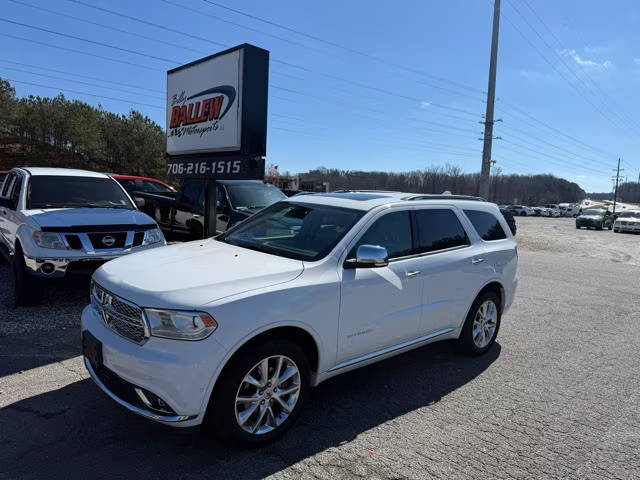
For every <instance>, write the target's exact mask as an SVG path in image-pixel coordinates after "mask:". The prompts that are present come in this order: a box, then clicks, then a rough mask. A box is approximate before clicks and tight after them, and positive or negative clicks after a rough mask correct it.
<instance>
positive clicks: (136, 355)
mask: <svg viewBox="0 0 640 480" xmlns="http://www.w3.org/2000/svg"><path fill="white" fill-rule="evenodd" d="M81 328H82V332H85V331H89V332H90V333H91V335H93V336H94V337H95V338H96V339H97V340H99V341H100V342H101V343H102V359H103V364H104V367H105V368H106V370H107V371H108V372H109V373H112V374H114V375H116V376H117V377H118V378H119V379H120V380H121V381H122V382H124V383H126V384H129V387H130V389H135V388H136V387H138V388H140V389H143V390H144V391H147V392H150V393H152V394H153V395H155V396H157V397H159V398H160V399H162V400H163V401H164V402H165V403H166V404H167V405H168V406H169V407H170V410H171V413H168V414H165V413H161V412H158V411H157V410H153V409H151V408H147V407H146V406H145V405H144V402H143V403H142V404H140V403H139V402H135V401H131V399H130V398H127V397H126V396H125V395H122V394H119V392H117V391H116V389H113V388H110V386H109V385H106V384H105V383H106V382H103V381H102V380H101V378H100V372H96V371H95V370H94V369H93V368H92V366H91V363H90V362H89V361H88V359H87V358H86V357H85V359H84V361H85V365H86V366H87V370H88V371H89V374H90V375H91V377H92V378H93V380H94V382H95V383H96V384H97V385H98V386H99V387H100V388H101V389H102V390H103V391H104V392H105V393H106V394H107V395H108V396H109V397H111V398H112V399H113V400H115V401H116V402H117V403H119V404H120V405H122V406H123V407H125V408H127V409H128V410H130V411H132V412H133V413H136V414H138V415H141V416H143V417H146V418H149V419H151V420H155V421H158V422H161V423H165V424H167V425H173V426H180V427H190V426H194V425H198V424H200V423H202V419H203V418H204V414H205V412H206V408H207V405H208V402H209V395H210V392H211V389H212V384H213V380H214V377H215V375H217V373H218V372H219V371H220V366H221V364H222V362H223V359H224V358H225V357H226V349H225V348H224V347H223V346H222V345H221V344H220V343H219V342H217V341H216V340H215V339H214V338H212V337H213V336H212V337H209V338H206V339H204V340H201V341H197V342H190V341H180V340H169V339H164V338H158V337H150V338H149V340H148V341H147V342H145V343H144V344H143V345H138V344H136V343H133V342H131V341H129V340H127V339H125V338H123V337H121V336H119V335H118V334H116V333H115V332H113V331H112V330H110V329H109V328H108V327H107V326H106V325H105V324H104V322H103V320H102V318H101V317H100V316H99V315H98V313H97V312H96V311H95V310H94V309H93V307H91V306H90V305H89V306H87V307H85V309H84V310H83V311H82V327H81ZM214 335H215V334H214ZM130 393H131V392H130ZM134 397H135V396H134Z"/></svg>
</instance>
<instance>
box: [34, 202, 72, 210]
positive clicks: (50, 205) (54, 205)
mask: <svg viewBox="0 0 640 480" xmlns="http://www.w3.org/2000/svg"><path fill="white" fill-rule="evenodd" d="M31 208H41V209H43V210H44V209H45V208H75V206H74V205H67V204H64V203H43V204H40V205H32V206H31Z"/></svg>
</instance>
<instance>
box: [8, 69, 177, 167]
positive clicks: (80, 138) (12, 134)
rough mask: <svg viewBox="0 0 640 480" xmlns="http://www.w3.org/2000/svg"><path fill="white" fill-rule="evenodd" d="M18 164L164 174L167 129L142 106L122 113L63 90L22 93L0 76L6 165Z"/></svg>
mask: <svg viewBox="0 0 640 480" xmlns="http://www.w3.org/2000/svg"><path fill="white" fill-rule="evenodd" d="M14 166H45V167H67V168H83V169H87V170H96V171H101V172H113V173H122V174H135V175H147V176H152V177H156V178H158V177H159V178H164V177H166V167H165V166H166V160H165V134H164V130H163V129H162V127H160V126H159V125H157V124H156V123H154V122H153V121H152V120H151V119H150V118H149V117H147V116H145V115H143V114H141V113H140V112H138V111H136V110H131V111H130V112H129V114H128V115H117V114H115V113H111V112H107V111H105V110H104V109H103V108H102V107H101V106H98V107H93V106H91V105H89V104H87V103H84V102H81V101H79V100H69V99H67V98H66V97H65V96H64V95H63V94H59V95H58V96H56V97H53V98H47V97H44V98H43V97H34V96H31V95H29V96H28V97H24V98H17V97H16V93H15V89H14V88H13V87H12V86H11V84H10V83H9V82H8V81H6V80H3V79H1V78H0V170H6V169H8V168H11V167H14Z"/></svg>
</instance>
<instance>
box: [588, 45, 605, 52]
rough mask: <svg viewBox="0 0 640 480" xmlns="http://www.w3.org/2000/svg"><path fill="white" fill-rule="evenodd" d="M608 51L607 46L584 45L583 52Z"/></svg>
mask: <svg viewBox="0 0 640 480" xmlns="http://www.w3.org/2000/svg"><path fill="white" fill-rule="evenodd" d="M608 51H610V48H609V47H602V46H595V47H589V46H587V47H584V53H605V52H608Z"/></svg>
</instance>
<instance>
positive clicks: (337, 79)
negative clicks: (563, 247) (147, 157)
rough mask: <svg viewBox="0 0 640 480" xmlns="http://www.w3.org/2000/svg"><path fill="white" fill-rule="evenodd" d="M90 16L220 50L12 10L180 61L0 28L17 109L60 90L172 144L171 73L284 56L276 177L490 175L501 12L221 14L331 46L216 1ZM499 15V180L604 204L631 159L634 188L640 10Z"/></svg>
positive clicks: (273, 138) (434, 7)
mask: <svg viewBox="0 0 640 480" xmlns="http://www.w3.org/2000/svg"><path fill="white" fill-rule="evenodd" d="M81 1H82V2H84V3H87V4H92V5H99V6H101V7H103V8H107V9H110V10H113V11H117V12H120V13H122V14H125V15H129V16H131V17H135V18H139V19H144V20H145V21H147V22H152V23H155V24H158V25H162V26H165V27H169V28H171V29H174V30H178V31H181V32H184V33H186V34H188V35H193V36H197V37H202V38H203V39H207V40H208V41H205V40H201V39H196V38H193V37H189V36H185V35H180V34H178V33H173V32H170V31H166V30H163V29H161V28H157V27H154V26H151V25H145V24H141V23H139V22H136V21H134V20H131V19H126V18H123V17H121V16H115V15H112V14H109V13H107V12H102V11H98V10H95V9H92V8H89V7H86V6H84V5H81V4H79V3H77V2H74V1H70V0H19V1H18V0H16V1H12V0H0V4H2V6H3V8H2V14H0V17H1V18H3V19H8V20H11V21H14V22H20V23H24V24H28V25H33V26H37V27H40V28H45V29H49V30H54V31H57V32H61V33H64V34H68V35H73V36H77V37H82V38H85V39H88V40H92V41H96V42H102V43H107V44H110V45H114V46H118V47H121V48H126V49H130V50H135V51H137V52H141V53H144V54H148V55H152V56H155V57H161V58H166V59H170V60H171V61H168V62H167V61H163V60H158V59H153V58H148V57H144V56H140V55H136V54H132V53H125V52H122V51H117V50H114V49H111V48H108V47H104V46H99V45H96V44H91V43H87V42H83V41H80V40H76V39H71V38H67V37H62V36H58V35H54V34H51V33H47V32H43V31H39V30H34V29H31V28H28V27H25V26H21V25H16V24H13V23H7V22H0V23H1V24H2V26H1V27H0V36H2V34H4V35H5V36H3V37H2V39H1V40H2V45H3V48H2V51H1V52H0V76H2V77H5V78H9V79H12V80H15V81H21V82H28V83H30V84H38V85H41V86H36V85H30V84H27V83H18V82H15V83H14V86H15V88H16V91H17V93H18V95H19V96H23V95H28V94H33V95H41V96H53V95H55V94H56V93H57V92H58V91H60V89H62V91H63V92H64V93H65V95H67V96H68V97H70V98H80V99H82V100H84V101H86V102H88V103H91V104H98V103H100V104H102V105H103V107H104V108H105V109H107V110H110V111H115V112H122V113H126V112H127V111H129V109H130V108H136V109H138V110H140V111H141V112H143V113H144V114H146V115H148V116H150V117H151V118H152V119H154V120H155V121H156V122H158V123H159V124H161V125H162V126H163V127H164V126H165V125H164V123H165V120H164V108H165V107H164V91H165V84H166V74H165V71H166V70H167V69H169V68H172V67H174V66H177V65H179V64H181V63H186V62H188V61H191V60H195V59H197V58H200V57H202V56H205V55H207V54H211V53H214V52H216V51H219V50H221V49H223V47H222V46H220V45H218V44H217V43H220V44H223V45H227V46H233V45H237V44H239V43H243V42H248V43H252V44H255V45H257V46H260V47H263V48H266V49H268V50H269V51H270V52H271V59H272V63H271V67H270V85H271V88H270V97H269V133H268V140H267V164H270V163H274V164H277V165H279V167H280V171H281V172H283V171H285V170H288V171H290V172H299V171H305V170H307V169H310V168H314V167H318V166H325V167H336V168H343V169H361V170H393V171H400V170H410V169H422V168H425V167H428V166H431V165H444V164H446V163H450V164H454V165H457V166H459V167H460V168H462V169H463V170H464V171H467V172H473V171H478V170H479V167H480V159H481V152H482V142H481V141H480V140H478V138H479V137H480V136H481V131H482V128H483V126H482V125H481V124H480V123H479V122H480V121H482V117H481V116H482V114H483V113H484V108H485V104H484V103H483V98H484V93H483V92H484V91H485V90H486V88H487V76H488V62H489V48H490V38H491V18H492V9H493V6H492V1H491V0H449V1H446V2H442V1H437V2H436V1H431V0H407V1H400V2H394V3H392V4H390V3H389V2H387V1H385V2H383V1H368V2H362V1H359V2H344V1H338V0H325V1H323V2H308V1H300V2H291V1H288V2H285V1H282V0H275V1H270V2H264V1H260V2H258V1H254V0H234V1H232V0H220V3H221V4H223V5H227V6H230V7H233V8H235V9H238V10H240V11H243V12H247V13H250V14H252V15H255V16H257V17H261V18H263V19H267V20H270V21H272V22H276V23H278V24H281V25H285V26H287V27H290V28H292V29H295V30H297V31H299V32H304V33H306V34H308V35H311V36H315V37H318V38H321V39H323V40H325V42H321V41H318V40H314V39H311V38H309V37H307V36H303V35H299V34H297V33H294V32H292V31H290V30H285V29H282V28H278V27H277V26H275V25H271V24H267V23H264V22H260V21H258V20H256V19H253V18H249V17H247V16H242V15H240V14H237V13H234V12H231V11H228V10H225V9H222V8H220V7H216V6H214V5H211V4H208V3H206V2H205V1H204V0H145V1H135V2H132V1H123V0H112V1H110V2H99V1H98V0H81ZM26 4H29V5H34V6H37V7H40V8H45V9H49V10H52V11H55V12H59V13H62V14H64V15H69V16H72V17H75V18H68V17H63V16H59V15H55V14H53V13H51V12H46V11H43V10H41V9H37V8H32V7H30V6H27V5H26ZM181 6H182V8H181ZM183 7H186V8H188V9H191V10H187V9H185V8H183ZM502 13H503V16H502V18H501V29H500V50H499V66H498V80H497V97H498V99H499V100H498V101H497V103H496V118H500V119H502V120H503V121H502V122H499V123H497V124H496V127H495V131H494V134H495V135H496V136H500V137H502V140H496V141H495V142H494V154H493V158H494V159H495V160H496V162H497V163H496V165H495V167H500V168H501V169H502V171H503V172H504V173H526V174H529V173H539V172H544V173H553V174H555V175H558V176H561V177H564V178H567V179H570V180H572V181H575V182H577V183H578V184H579V185H581V186H582V187H583V188H584V189H585V190H587V191H594V190H595V191H607V190H610V189H611V180H610V176H611V175H612V174H613V172H612V169H613V168H614V167H615V163H616V160H617V157H618V156H621V157H622V158H623V167H624V168H625V172H624V173H625V174H626V175H628V176H629V179H634V180H637V179H638V174H639V173H640V172H639V171H638V168H640V158H638V155H637V152H638V149H637V147H638V144H639V143H640V142H639V141H638V140H640V116H639V115H638V114H637V113H638V112H639V111H640V97H639V95H638V84H639V80H640V42H639V40H640V38H639V33H638V32H640V4H638V2H636V1H632V0H619V1H617V2H615V4H613V5H608V6H606V8H605V4H603V3H602V2H601V1H598V2H596V1H594V0H589V1H579V0H565V1H563V2H557V1H552V0H502ZM82 20H86V21H90V22H94V23H93V24H89V23H86V22H83V21H82ZM96 23H97V24H100V25H96ZM104 26H108V27H112V28H105V27H104ZM531 27H533V29H532V28H531ZM113 28H115V29H119V30H120V31H115V30H113ZM126 32H135V33H136V34H138V35H143V36H145V37H149V38H148V39H143V38H139V37H135V36H132V35H129V34H128V33H126ZM6 35H10V36H13V37H8V36H6ZM14 37H21V38H22V39H17V38H14ZM24 39H28V40H31V42H29V41H26V40H24ZM156 40H159V41H156ZM34 41H35V42H40V43H33V42H34ZM216 42H217V43H216ZM330 43H333V44H337V45H339V47H338V46H334V45H331V44H330ZM54 45H55V46H60V47H64V48H68V49H72V50H76V51H83V52H88V53H91V54H94V55H99V56H101V57H105V58H109V59H113V60H118V61H120V62H125V63H118V62H116V61H112V60H107V59H105V58H96V57H93V56H88V55H83V54H80V53H76V52H69V51H64V50H60V49H56V48H52V46H54ZM374 57H375V58H374ZM274 60H277V62H274ZM16 62H18V63H16ZM287 63H288V64H292V65H294V66H288V65H286V64H287ZM25 64H26V65H28V66H26V65H25ZM300 67H303V68H304V69H303V68H300ZM54 70H55V71H54ZM43 75H48V76H43ZM51 77H57V78H51ZM88 77H92V78H88ZM79 82H84V83H79ZM107 82H119V83H126V84H127V86H122V85H115V84H113V83H107ZM44 86H53V87H56V88H54V89H52V88H46V87H44ZM89 93H90V94H93V95H95V96H89V95H86V94H89ZM106 97H112V98H117V99H122V100H128V101H129V102H127V101H124V102H123V101H117V100H113V99H108V98H106ZM131 102H138V103H137V104H134V103H131ZM140 103H142V104H146V105H140Z"/></svg>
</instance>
